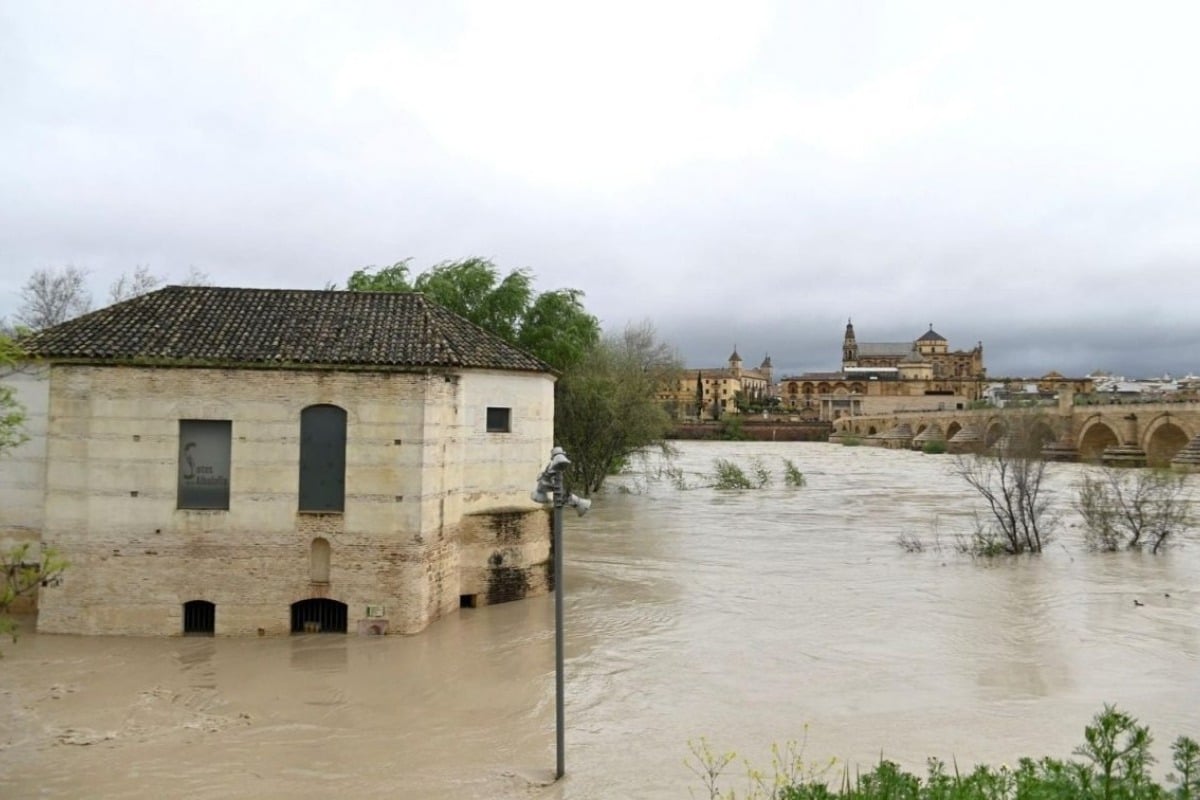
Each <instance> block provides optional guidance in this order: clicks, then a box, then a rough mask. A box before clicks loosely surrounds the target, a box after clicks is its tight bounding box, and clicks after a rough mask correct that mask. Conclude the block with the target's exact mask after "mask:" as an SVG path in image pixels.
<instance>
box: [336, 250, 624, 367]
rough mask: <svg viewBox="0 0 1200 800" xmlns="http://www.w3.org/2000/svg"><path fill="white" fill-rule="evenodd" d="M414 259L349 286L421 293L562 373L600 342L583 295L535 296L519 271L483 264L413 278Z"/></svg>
mask: <svg viewBox="0 0 1200 800" xmlns="http://www.w3.org/2000/svg"><path fill="white" fill-rule="evenodd" d="M410 260H411V259H404V260H402V261H397V262H396V263H395V264H393V265H392V266H390V267H385V268H384V269H381V270H373V269H372V268H369V267H368V268H364V269H360V270H357V271H356V272H355V273H354V274H353V275H351V276H350V279H349V280H347V281H346V288H347V289H350V290H351V291H356V292H421V293H422V294H424V295H425V296H426V297H428V298H429V299H430V300H433V301H434V302H435V303H437V304H438V305H440V306H443V307H445V308H448V309H449V310H451V311H453V312H454V313H456V314H458V315H459V316H461V317H463V318H465V319H468V320H470V321H471V322H473V323H475V324H476V325H478V326H479V327H481V328H483V329H484V330H486V331H488V332H489V333H494V334H495V335H497V336H499V337H500V338H502V339H504V340H505V341H506V342H509V343H510V344H514V345H516V346H517V347H520V348H521V349H523V350H525V351H526V352H528V353H532V354H533V355H535V356H537V357H538V358H540V359H541V360H542V361H545V362H546V363H547V364H549V365H550V366H551V367H553V368H554V369H556V370H559V371H563V370H566V369H568V368H569V367H571V366H573V365H575V364H578V363H579V362H580V361H581V360H582V359H583V358H584V356H585V355H587V353H588V352H589V351H590V350H591V349H592V348H594V347H595V346H596V344H597V342H599V340H600V323H599V322H598V321H597V320H596V318H595V317H593V316H592V315H591V314H589V313H587V311H586V310H585V309H584V307H583V303H582V302H581V300H582V298H583V292H581V291H579V290H578V289H555V290H552V291H547V292H541V293H535V292H534V289H533V276H532V274H531V273H530V272H529V271H528V270H523V269H517V270H513V271H512V272H509V273H508V274H507V275H504V276H503V277H502V276H501V274H500V270H499V269H498V268H497V267H496V265H495V264H493V263H492V262H491V261H489V260H487V259H485V258H467V259H463V260H461V261H443V262H442V263H440V264H437V265H436V266H434V267H432V268H431V269H429V270H427V271H426V272H423V273H421V274H419V275H417V276H416V277H415V278H413V277H412V276H411V274H410V265H409V262H410Z"/></svg>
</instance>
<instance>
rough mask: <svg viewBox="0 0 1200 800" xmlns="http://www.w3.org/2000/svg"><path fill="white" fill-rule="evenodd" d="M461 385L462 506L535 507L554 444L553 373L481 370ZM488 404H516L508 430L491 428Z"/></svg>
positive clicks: (472, 508)
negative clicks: (535, 495)
mask: <svg viewBox="0 0 1200 800" xmlns="http://www.w3.org/2000/svg"><path fill="white" fill-rule="evenodd" d="M461 390H462V398H463V414H462V416H461V425H462V434H461V438H462V442H463V465H462V487H463V495H462V512H463V513H464V514H472V513H475V512H477V511H482V510H487V509H492V508H495V507H496V506H497V505H501V506H512V507H526V508H533V507H535V506H534V504H533V503H532V502H531V501H530V499H529V493H530V491H531V490H532V489H533V488H534V485H535V484H536V483H537V476H538V473H539V472H540V471H541V469H542V468H543V467H544V466H545V465H546V463H547V462H548V461H549V460H550V449H551V448H552V447H553V446H554V380H553V378H552V377H551V376H549V375H537V376H532V377H531V376H530V375H527V374H520V373H512V372H485V371H478V372H471V373H467V374H465V375H464V376H463V378H462V384H461ZM489 406H496V407H501V408H511V409H512V430H511V431H510V432H509V433H488V431H487V409H488V407H489ZM522 465H524V466H522Z"/></svg>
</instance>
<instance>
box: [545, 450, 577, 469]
mask: <svg viewBox="0 0 1200 800" xmlns="http://www.w3.org/2000/svg"><path fill="white" fill-rule="evenodd" d="M554 450H557V451H558V452H554V451H551V453H550V465H549V466H548V467H546V469H548V470H550V471H551V472H565V471H566V469H567V467H569V466H571V459H569V458H567V454H566V453H564V452H563V449H562V448H561V447H556V448H554Z"/></svg>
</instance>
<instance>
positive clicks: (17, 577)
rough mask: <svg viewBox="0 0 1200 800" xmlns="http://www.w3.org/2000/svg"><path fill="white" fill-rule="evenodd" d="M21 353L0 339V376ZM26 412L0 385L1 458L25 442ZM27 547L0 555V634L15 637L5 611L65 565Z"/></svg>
mask: <svg viewBox="0 0 1200 800" xmlns="http://www.w3.org/2000/svg"><path fill="white" fill-rule="evenodd" d="M20 358H21V351H20V349H19V348H18V347H17V345H16V344H15V343H14V342H13V341H12V340H11V339H9V338H8V337H7V336H0V377H4V376H5V375H7V374H9V372H10V371H11V370H12V369H14V368H15V367H16V365H17V363H18V361H19V360H20ZM24 423H25V410H24V409H23V408H22V407H21V404H20V403H18V402H17V399H16V397H15V394H14V392H13V389H12V387H11V386H6V385H4V384H3V383H0V457H3V456H4V455H5V454H6V453H7V452H8V451H9V450H11V449H12V448H14V447H16V446H17V445H19V444H21V443H22V442H24V441H25V439H26V436H25V432H24V430H23V426H24ZM30 546H31V545H30V544H29V543H28V542H26V543H24V544H19V545H16V546H15V547H12V548H10V549H8V550H7V551H4V552H0V634H9V635H11V636H13V638H14V639H15V638H16V630H17V626H16V623H15V622H14V621H13V620H12V619H11V618H10V617H9V615H8V610H9V608H11V607H12V604H13V603H14V602H16V600H17V598H19V597H22V596H24V595H28V594H32V593H33V592H36V591H37V587H38V586H40V585H41V584H42V582H43V581H47V580H53V579H54V578H56V577H57V576H58V575H59V573H61V572H62V570H63V569H64V568H65V567H66V563H65V562H64V561H63V560H62V559H61V558H59V557H58V555H57V554H56V553H55V552H54V551H53V550H52V549H50V548H44V549H43V550H42V552H41V556H40V557H38V558H37V559H36V560H35V559H32V558H31V557H30V555H29V550H30Z"/></svg>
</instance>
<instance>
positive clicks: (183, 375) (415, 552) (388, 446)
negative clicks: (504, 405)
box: [38, 365, 552, 635]
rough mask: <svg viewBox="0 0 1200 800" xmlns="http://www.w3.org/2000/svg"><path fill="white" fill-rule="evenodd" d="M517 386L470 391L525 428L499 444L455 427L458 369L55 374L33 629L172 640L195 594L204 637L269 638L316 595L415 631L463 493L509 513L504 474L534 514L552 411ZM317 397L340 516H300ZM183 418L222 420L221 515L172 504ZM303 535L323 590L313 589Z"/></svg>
mask: <svg viewBox="0 0 1200 800" xmlns="http://www.w3.org/2000/svg"><path fill="white" fill-rule="evenodd" d="M525 383H526V384H532V385H533V387H534V388H532V389H525V388H523V387H522V385H521V384H520V383H515V384H514V383H510V382H509V381H508V380H505V379H504V376H488V377H487V378H486V379H484V380H482V381H479V382H477V383H476V384H475V385H474V388H475V390H476V394H475V398H476V399H475V405H476V406H477V407H479V408H481V409H482V408H485V407H486V405H495V404H498V403H499V402H500V401H499V400H493V399H491V397H490V394H491V393H496V394H498V395H502V396H503V398H504V399H507V400H508V401H511V402H512V403H513V406H514V421H516V420H518V419H520V414H519V413H518V409H519V408H525V409H526V414H527V416H528V418H530V419H534V420H539V423H538V424H537V425H534V424H532V423H528V424H526V425H525V426H523V427H522V431H523V432H522V433H521V434H520V435H519V437H518V439H519V440H520V441H522V442H523V444H521V445H519V446H516V447H508V448H506V447H503V446H500V445H498V444H497V443H496V442H494V441H492V440H489V439H487V437H485V436H483V435H482V434H481V435H480V436H472V435H471V433H470V431H469V430H468V429H469V426H468V425H464V424H463V423H462V420H464V419H473V416H472V411H471V409H472V405H471V404H470V403H465V402H464V396H465V394H466V393H465V392H464V391H463V386H464V384H466V385H472V381H470V380H464V379H463V378H462V377H461V376H458V377H456V376H443V375H438V374H402V373H368V372H361V373H355V372H316V371H298V370H224V369H201V368H196V369H183V368H174V369H167V368H135V367H94V366H70V365H57V366H55V367H54V368H53V369H52V370H51V377H50V381H49V384H50V393H49V397H50V401H49V416H50V420H51V422H50V425H49V428H48V432H47V433H48V435H47V439H46V459H47V463H48V464H49V468H48V470H47V477H46V483H45V493H44V499H45V502H44V506H43V507H44V509H45V514H44V520H43V523H44V524H43V539H44V540H45V541H46V542H48V543H51V544H53V545H55V546H57V547H59V548H60V549H61V550H62V551H63V552H64V554H65V555H66V556H67V558H68V559H69V560H70V562H71V568H70V569H69V570H68V571H67V573H66V574H65V575H64V579H63V584H62V586H60V587H57V588H53V589H47V590H45V591H44V592H43V594H42V598H41V608H40V613H39V623H38V627H39V629H40V630H44V631H50V632H71V633H126V634H158V635H163V634H166V635H172V634H178V633H180V632H181V630H182V619H181V617H182V604H183V603H184V602H186V601H188V600H208V601H210V602H213V603H215V604H216V607H217V608H216V632H217V634H218V635H222V634H232V635H245V634H253V633H256V632H260V631H261V632H263V633H268V634H277V633H286V632H287V631H289V630H290V604H291V603H292V602H295V601H297V600H302V599H306V598H310V597H329V598H332V599H335V600H338V601H341V602H344V603H346V604H347V605H348V616H349V625H350V629H351V630H354V629H355V626H356V623H357V621H358V620H359V619H361V618H363V616H364V615H365V613H366V606H368V605H373V606H383V607H384V609H385V617H386V618H387V620H388V624H389V629H390V632H393V633H395V632H403V633H414V632H416V631H419V630H421V629H422V628H424V627H425V626H426V625H428V624H429V623H430V622H431V621H432V620H434V619H436V618H438V617H439V616H441V615H443V614H446V613H448V612H450V611H453V610H455V609H457V608H458V602H459V594H460V586H459V582H460V571H461V566H462V564H461V560H460V553H459V542H458V537H459V523H460V519H461V513H460V511H459V509H460V508H461V507H462V506H463V505H464V503H463V502H462V499H461V498H463V497H464V496H467V495H469V496H470V498H471V501H470V504H471V506H472V508H496V507H497V506H500V505H505V504H508V505H511V504H512V499H513V497H514V496H515V494H516V486H517V480H516V478H515V477H514V478H513V479H512V480H511V481H510V480H508V479H507V477H506V478H505V479H504V480H499V479H500V476H502V475H503V476H507V475H508V473H510V472H511V473H512V474H513V475H514V476H515V475H519V476H521V481H520V482H521V486H522V489H523V492H524V495H525V498H524V499H525V505H526V507H529V506H531V505H532V504H531V503H530V502H529V500H528V491H529V486H530V484H531V483H532V479H533V476H534V475H536V472H537V470H538V469H539V468H540V466H541V463H542V461H543V460H544V458H545V454H544V453H542V452H537V451H540V450H541V449H542V448H543V446H544V449H545V450H546V452H547V453H548V450H549V444H548V443H547V442H548V441H549V432H548V425H549V424H550V422H549V421H550V420H551V419H552V406H551V410H537V411H533V410H532V407H533V406H535V405H536V404H537V402H538V400H539V398H540V399H541V400H542V401H543V402H544V401H546V399H547V398H549V397H550V395H548V394H547V390H546V389H545V388H543V387H549V386H550V385H551V384H550V381H549V380H544V381H543V380H538V379H535V380H528V379H527V380H526V381H525ZM501 390H502V391H501ZM551 402H552V399H551ZM316 403H328V404H333V405H337V406H340V407H341V408H343V409H345V410H346V412H347V445H346V503H345V511H344V513H341V514H310V513H301V512H299V511H298V510H297V504H298V482H299V478H298V470H299V433H300V422H299V421H300V412H301V410H302V409H303V408H305V407H306V406H309V405H312V404H316ZM180 419H221V420H231V421H232V442H231V457H230V461H231V471H230V508H229V510H227V511H196V510H182V509H178V508H177V480H178V478H177V476H178V461H179V420H180ZM480 423H481V426H482V419H481V420H480ZM543 427H545V429H544V430H543V429H542V428H543ZM481 439H482V440H483V441H480V440H481ZM535 442H536V444H535ZM535 452H536V456H535ZM521 459H524V461H521ZM480 465H486V466H480ZM468 474H470V475H471V476H472V480H473V481H474V483H473V484H472V485H471V488H470V491H469V492H464V491H461V490H460V485H461V484H462V482H463V480H464V476H466V475H468ZM489 480H499V483H498V484H497V486H498V487H499V488H498V490H497V489H496V488H495V487H489V486H488V485H487V484H486V482H487V481H489ZM317 537H321V538H324V539H326V540H327V541H328V542H329V549H330V568H329V580H328V582H320V583H314V582H313V581H312V580H311V577H312V575H311V572H310V555H311V552H312V544H313V540H314V539H315V538H317ZM535 555H536V554H535Z"/></svg>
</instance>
